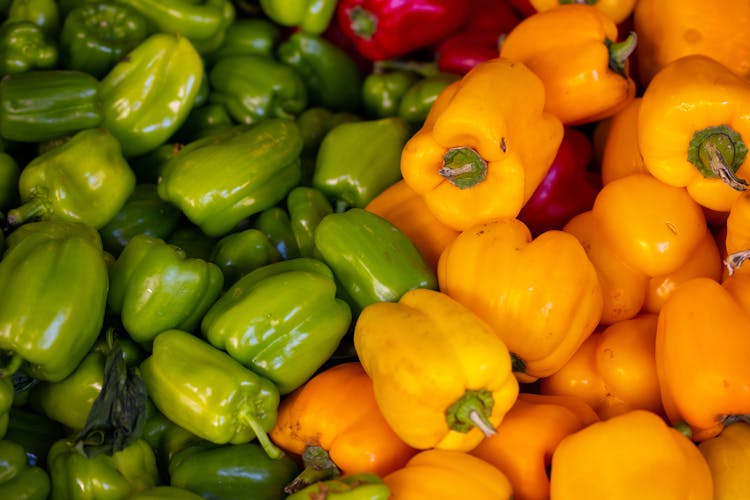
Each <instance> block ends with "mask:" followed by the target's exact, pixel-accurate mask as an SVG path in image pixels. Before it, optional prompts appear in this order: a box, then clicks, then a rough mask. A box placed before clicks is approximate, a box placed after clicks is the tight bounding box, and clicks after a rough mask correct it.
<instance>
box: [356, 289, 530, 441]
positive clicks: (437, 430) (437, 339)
mask: <svg viewBox="0 0 750 500" xmlns="http://www.w3.org/2000/svg"><path fill="white" fill-rule="evenodd" d="M354 347H355V349H356V352H357V355H358V356H359V359H360V361H361V363H362V366H363V368H364V369H365V371H366V372H367V374H368V375H369V376H370V378H371V379H372V383H373V388H374V390H375V399H376V401H377V403H378V407H379V408H380V410H381V412H382V414H383V416H384V417H385V419H386V421H387V422H388V424H389V425H390V426H391V428H392V429H393V431H394V432H395V433H396V434H397V435H398V436H399V437H400V438H401V439H402V440H403V441H404V442H405V443H406V444H408V445H410V446H412V447H414V448H416V449H420V450H421V449H427V448H439V449H446V450H459V451H468V450H471V449H472V448H474V447H475V446H476V445H477V444H478V443H479V442H480V441H481V440H482V439H483V438H484V437H485V436H486V435H492V434H493V433H494V432H495V428H496V427H497V426H498V425H499V424H500V421H501V420H502V419H503V416H504V415H505V413H506V412H507V411H508V409H509V408H510V407H511V406H512V405H513V403H514V402H515V400H516V396H517V395H518V382H517V381H516V379H515V377H513V373H512V371H511V359H510V354H509V353H508V349H507V348H506V347H505V344H503V342H502V341H501V340H500V339H499V338H498V337H497V335H495V333H494V332H493V331H492V329H491V328H490V327H489V325H487V323H485V322H484V321H482V320H481V319H480V318H479V317H478V316H476V315H475V314H473V313H472V312H471V311H469V310H468V309H467V308H465V307H464V306H462V305H461V304H459V303H458V302H456V301H455V300H453V299H451V298H450V297H449V296H448V295H446V294H444V293H442V292H438V291H434V290H428V289H424V288H416V289H413V290H410V291H409V292H406V294H404V295H403V296H402V297H401V299H400V300H399V301H398V302H378V303H374V304H371V305H369V306H367V307H365V308H364V310H363V311H362V313H361V314H360V316H359V317H358V319H357V322H356V324H355V327H354Z"/></svg>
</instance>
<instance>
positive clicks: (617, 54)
mask: <svg viewBox="0 0 750 500" xmlns="http://www.w3.org/2000/svg"><path fill="white" fill-rule="evenodd" d="M604 44H605V45H606V46H607V49H608V50H609V69H611V70H612V71H614V72H615V73H617V74H618V75H620V76H621V77H623V78H627V77H628V73H627V71H626V68H627V61H628V57H630V54H632V53H633V51H634V50H635V47H636V46H637V45H638V35H636V34H635V31H631V32H630V34H629V35H628V37H627V38H626V39H625V40H623V41H622V42H613V41H612V40H610V39H606V40H604Z"/></svg>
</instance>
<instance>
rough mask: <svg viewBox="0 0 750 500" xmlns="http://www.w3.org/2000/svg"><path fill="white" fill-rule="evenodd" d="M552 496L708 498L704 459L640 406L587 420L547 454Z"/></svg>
mask: <svg viewBox="0 0 750 500" xmlns="http://www.w3.org/2000/svg"><path fill="white" fill-rule="evenodd" d="M550 493H551V498H554V499H555V500H569V499H575V500H588V499H592V500H594V499H595V500H601V499H603V498H606V499H607V500H620V499H622V500H631V499H633V498H637V499H639V500H664V499H666V498H674V499H677V498H679V499H690V500H712V499H713V496H712V495H713V481H712V478H711V470H710V469H709V467H708V463H707V462H706V460H705V459H704V458H703V455H701V453H700V451H698V447H697V446H695V444H693V443H692V442H691V441H690V439H688V438H687V437H686V436H685V435H684V434H681V433H680V432H679V431H678V430H677V429H674V428H672V427H669V426H667V425H666V423H665V422H664V420H663V419H662V418H661V417H659V416H658V415H656V414H655V413H651V412H649V411H646V410H632V411H630V412H627V413H623V414H622V415H618V416H616V417H612V418H610V419H609V420H604V421H602V422H596V423H593V424H591V425H589V426H587V427H585V428H583V429H581V430H580V431H578V432H575V433H573V434H571V435H569V436H567V437H565V438H563V440H562V441H560V443H559V444H558V445H557V448H555V452H554V454H553V455H552V469H551V474H550Z"/></svg>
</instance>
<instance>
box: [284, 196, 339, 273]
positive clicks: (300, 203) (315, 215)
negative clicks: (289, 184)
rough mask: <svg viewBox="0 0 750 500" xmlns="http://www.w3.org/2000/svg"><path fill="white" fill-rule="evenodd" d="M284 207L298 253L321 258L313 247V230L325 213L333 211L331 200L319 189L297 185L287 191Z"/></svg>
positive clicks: (303, 255)
mask: <svg viewBox="0 0 750 500" xmlns="http://www.w3.org/2000/svg"><path fill="white" fill-rule="evenodd" d="M286 208H287V212H288V213H289V219H290V224H291V227H292V232H293V233H294V239H295V241H296V242H297V248H299V251H300V255H301V256H302V257H314V258H317V259H321V258H322V255H320V252H319V251H318V250H317V249H316V248H315V230H316V229H317V227H318V224H320V221H321V220H323V218H324V217H325V216H326V215H328V214H332V213H333V207H332V206H331V202H330V201H328V198H326V196H325V194H324V193H323V191H321V190H319V189H316V188H314V187H311V186H297V187H295V188H293V189H292V190H291V191H289V194H288V195H287V197H286Z"/></svg>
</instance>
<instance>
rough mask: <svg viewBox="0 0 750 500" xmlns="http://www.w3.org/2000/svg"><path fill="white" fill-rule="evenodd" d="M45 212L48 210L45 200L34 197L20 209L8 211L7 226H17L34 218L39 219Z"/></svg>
mask: <svg viewBox="0 0 750 500" xmlns="http://www.w3.org/2000/svg"><path fill="white" fill-rule="evenodd" d="M47 212H48V208H47V203H46V202H45V200H44V199H42V197H41V196H35V197H33V198H31V199H30V200H29V201H27V202H26V203H24V204H23V205H21V206H20V207H17V208H14V209H12V210H9V211H8V215H7V220H8V224H10V225H11V226H18V225H20V224H23V223H24V222H26V221H28V220H30V219H33V218H34V217H41V216H43V215H45V214H46V213H47Z"/></svg>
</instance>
